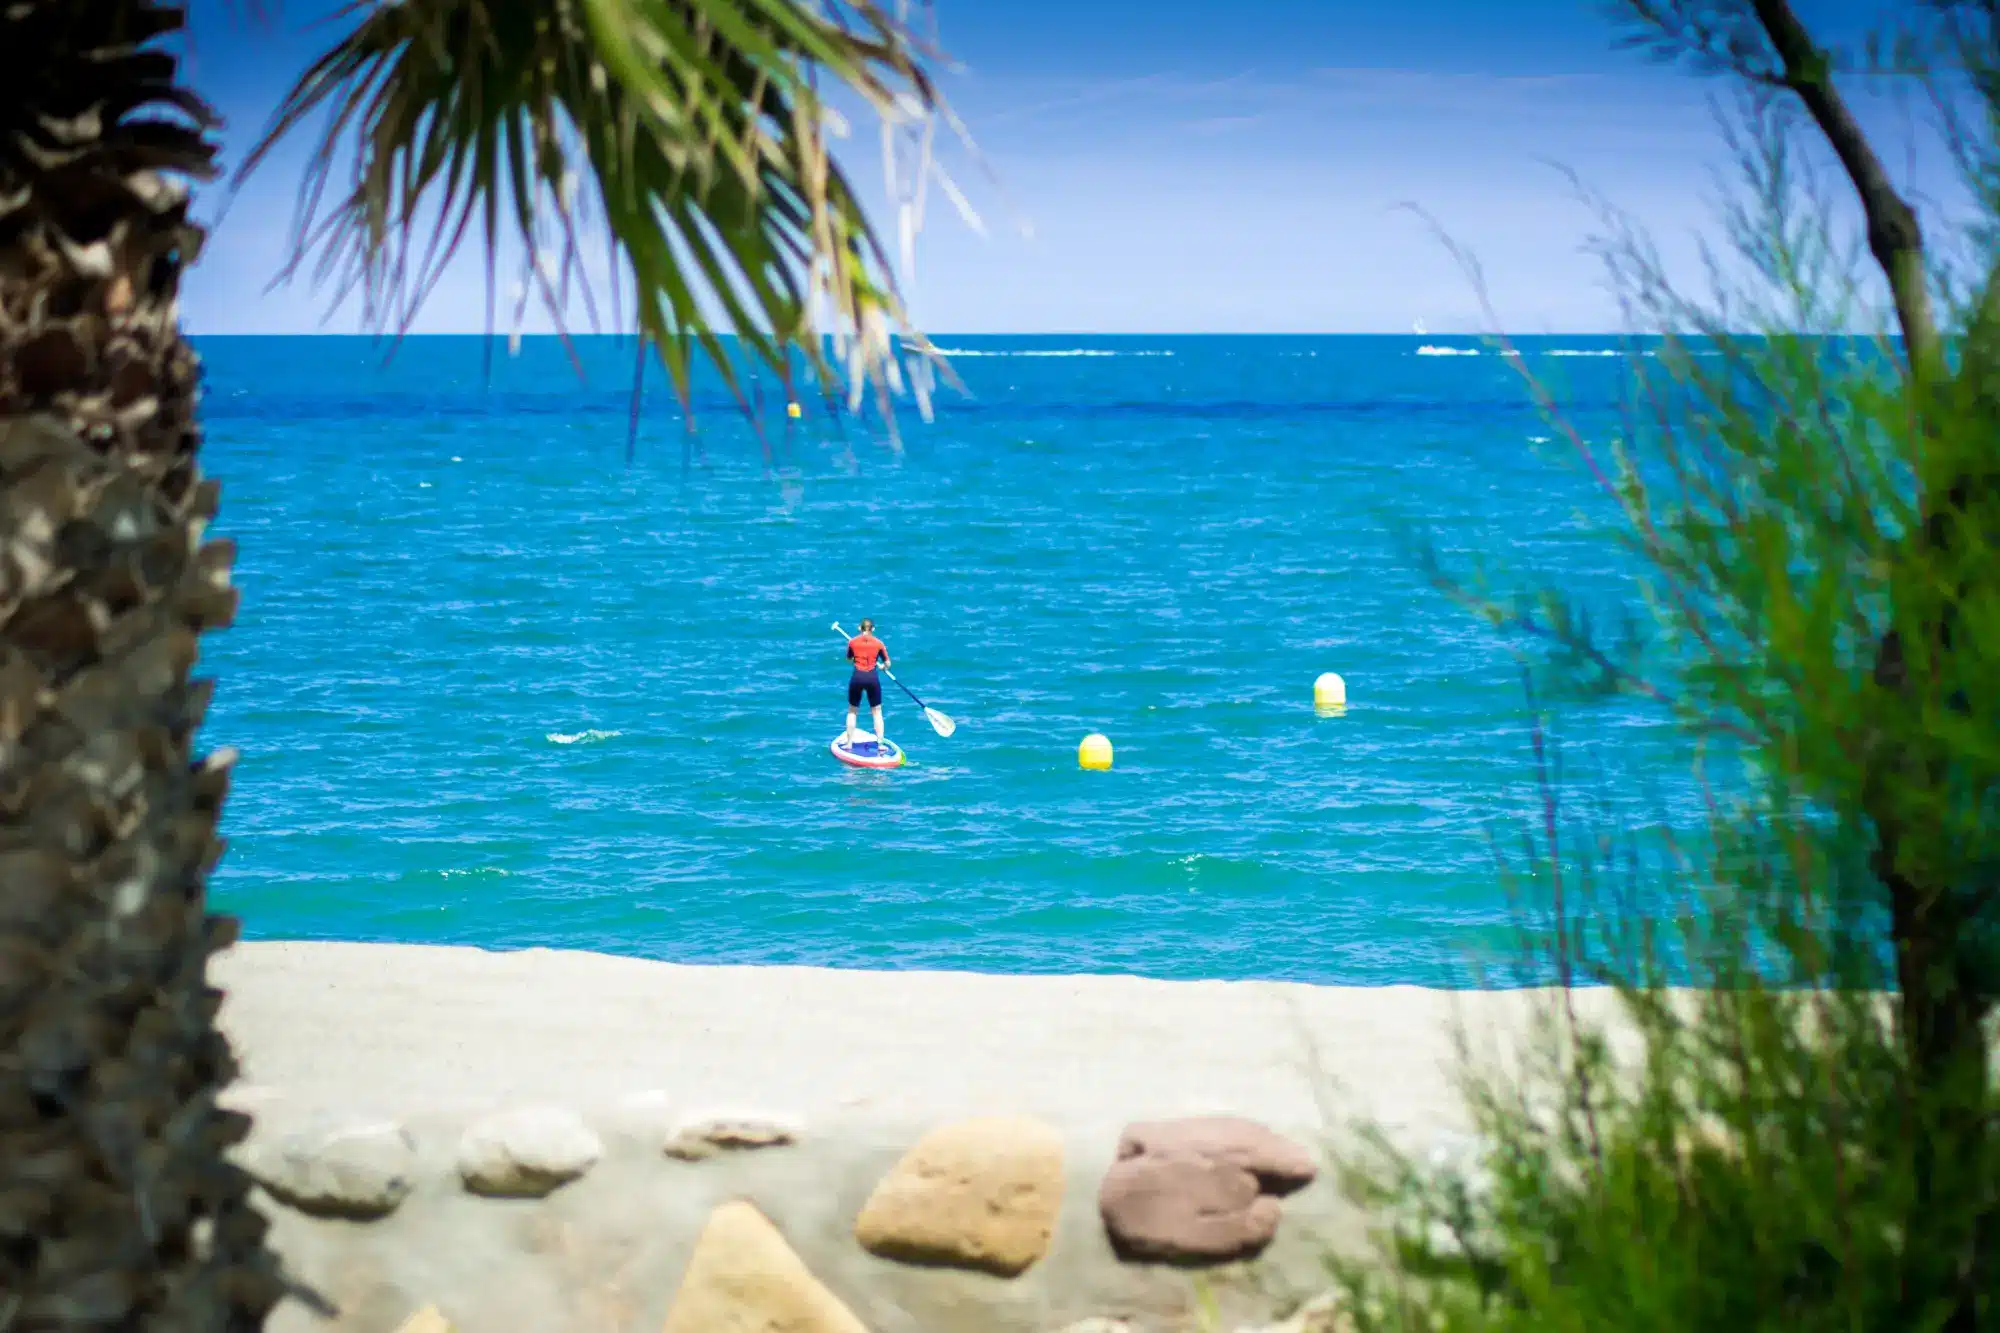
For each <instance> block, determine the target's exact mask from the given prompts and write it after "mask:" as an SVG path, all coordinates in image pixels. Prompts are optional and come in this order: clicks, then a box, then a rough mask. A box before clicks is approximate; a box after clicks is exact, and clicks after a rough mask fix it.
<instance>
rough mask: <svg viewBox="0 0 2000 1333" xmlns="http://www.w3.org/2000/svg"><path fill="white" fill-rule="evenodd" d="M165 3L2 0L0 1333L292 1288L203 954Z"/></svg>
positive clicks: (250, 1308) (210, 550)
mask: <svg viewBox="0 0 2000 1333" xmlns="http://www.w3.org/2000/svg"><path fill="white" fill-rule="evenodd" d="M182 23H183V15H182V13H181V11H180V10H178V9H174V8H169V7H167V6H165V5H162V4H160V3H157V2H156V0H7V2H6V3H0V1328H6V1329H8V1330H10V1331H11V1333H44V1331H45V1330H58V1329H81V1328H86V1327H88V1328H91V1329H99V1330H104V1329H132V1330H137V1329H146V1330H160V1331H161V1333H165V1331H167V1330H174V1331H175V1333H182V1331H185V1333H196V1331H197V1330H198V1331H200V1333H221V1331H222V1330H229V1331H231V1333H234V1331H236V1330H249V1329H255V1328H259V1327H261V1326H262V1324H263V1321H264V1316H265V1314H266V1313H267V1312H268V1311H269V1310H270V1309H271V1307H272V1306H273V1305H274V1304H275V1303H276V1302H277V1300H278V1299H279V1297H280V1296H281V1295H282V1294H283V1292H284V1290H285V1287H284V1283H283V1280H282V1278H281V1276H280V1275H279V1272H278V1268H277V1263H276V1259H275V1256H274V1255H273V1254H272V1253H271V1252H270V1250H269V1249H268V1248H267V1246H266V1245H265V1242H264V1237H265V1230H266V1223H265V1221H264V1219H263V1217H262V1216H261V1215H260V1214H259V1213H258V1212H257V1211H256V1210H255V1209H254V1208H253V1207H252V1205H251V1202H250V1193H249V1191H250V1182H249V1179H248V1178H247V1177H246V1176H245V1175H244V1174H243V1173H242V1172H241V1171H240V1170H238V1169H237V1168H236V1167H234V1166H232V1165H230V1164H229V1163H228V1162H227V1161H226V1160H225V1157H224V1153H225V1151H226V1150H227V1149H228V1148H229V1147H230V1146H231V1145H232V1144H234V1143H236V1142H237V1141H238V1140H240V1139H241V1138H242V1137H243V1136H244V1134H245V1133H246V1131H247V1129H248V1125H249V1121H248V1118H247V1117H245V1116H242V1115H240V1114H236V1113H233V1112H228V1111H224V1110H222V1109H219V1108H218V1106H217V1104H216V1097H217V1094H218V1093H219V1092H220V1091H221V1090H222V1089H223V1088H224V1087H225V1086H226V1085H227V1084H228V1083H229V1081H230V1079H231V1078H232V1077H234V1075H235V1072H236V1066H235V1061H234V1059H233V1057H232V1055H231V1052H230V1048H229V1043H228V1041H227V1040H226V1039H225V1038H224V1037H223V1035H222V1034H221V1033H220V1032H219V1031H218V1030H217V1028H216V1026H215V1016H216V1010H217V1008H218V1005H219V1002H220V999H221V994H220V992H219V991H217V990H216V989H215V988H214V987H212V986H211V985H209V983H208V979H207V961H208V958H209V957H210V955H211V954H213V953H214V952H215V951H217V950H218V949H221V948H224V947H226V946H227V945H228V944H229V943H230V941H231V940H232V939H233V938H234V936H235V922H234V921H233V920H230V919H228V918H224V917H217V916H212V915H210V914H209V913H208V911H207V906H206V891H205V884H206V879H207V875H208V872H209V871H210V869H211V868H212V867H213V866H214V864H215V862H216V859H217V857H218V856H219V855H220V854H221V851H222V842H221V840H220V838H219V837H218V836H217V832H216V826H217V819H218V817H219V814H220V811H221V805H222V798H223V793H224V790H225V788H226V787H227V784H228V771H229V765H230V762H231V759H232V758H233V756H230V755H228V754H227V753H226V752H225V753H221V754H217V755H213V756H209V757H207V758H205V759H197V758H196V757H195V755H194V750H193V747H194V743H195V732H196V729H197V727H198V726H199V724H200V722H201V719H202V715H203V712H204V711H205V709H206V706H207V702H208V697H209V692H210V688H211V687H210V685H209V683H208V682H196V681H193V680H191V679H190V675H189V673H190V670H191V668H192V667H193V665H194V662H195V656H196V649H197V644H198V641H199V635H200V634H201V633H202V632H203V631H205V630H208V629H211V628H217V627H220V626H223V625H226V624H228V623H229V620H230V618H231V616H232V615H233V613H234V610H235V607H236V597H237V594H236V592H235V590H234V589H233V588H231V587H230V584H229V567H230V560H231V554H232V552H231V549H230V544H229V543H228V542H221V541H216V542H208V541H204V540H203V537H202V532H203V528H204V527H205V525H206V524H207V522H208V520H209V519H210V518H212V517H213V515H214V514H215V509H216V488H215V485H214V483H212V482H207V481H204V480H203V479H202V477H201V473H200V470H199V468H198V467H197V466H196V462H195V451H196V447H197V445H198V444H199V442H200V432H199V430H198V428H197V426H196V424H195V400H196V384H197V380H198V377H199V369H198V365H197V362H196V358H195V356H194V354H193V352H192V350H191V349H190V348H189V347H188V345H187V344H186V342H185V341H183V339H182V338H181V335H180V331H179V327H178V315H177V311H176V298H177V293H178V288H179V281H180V274H181V270H182V267H183V266H184V265H185V264H187V263H188V262H189V261H190V260H191V259H192V258H193V257H194V254H195V251H196V249H197V248H198V245H199V243H200V239H201V234H200V231H199V229H198V228H196V227H195V226H194V225H193V224H192V223H191V222H190V221H189V218H188V210H187V202H186V190H185V187H184V186H183V185H182V184H180V183H179V181H180V178H186V177H195V178H205V177H207V176H209V175H211V174H212V171H213V168H212V159H213V155H214V151H215V150H214V146H213V144H212V143H211V142H210V141H209V140H208V139H207V138H206V135H205V133H204V131H205V130H206V129H207V128H208V127H209V126H211V125H212V124H213V123H214V122H213V118H212V117H211V116H210V115H209V113H208V112H207V110H206V109H205V108H204V107H203V106H202V105H201V103H200V102H198V101H197V100H196V99H194V98H193V97H192V96H191V95H189V94H188V93H186V92H185V91H184V90H182V89H180V88H178V87H176V86H175V82H174V80H175V76H176V62H175V60H174V58H173V56H172V55H171V54H169V53H167V52H165V51H162V50H160V49H158V47H157V44H156V43H157V41H158V40H159V39H160V38H163V37H164V38H172V37H173V36H175V35H176V34H177V32H178V31H179V29H180V28H181V26H182Z"/></svg>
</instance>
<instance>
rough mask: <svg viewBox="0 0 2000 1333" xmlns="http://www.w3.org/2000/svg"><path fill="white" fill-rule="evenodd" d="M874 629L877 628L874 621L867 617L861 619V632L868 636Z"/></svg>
mask: <svg viewBox="0 0 2000 1333" xmlns="http://www.w3.org/2000/svg"><path fill="white" fill-rule="evenodd" d="M874 628H875V622H874V621H872V620H870V619H869V618H868V617H867V616H863V617H861V632H862V633H863V634H866V633H867V632H868V631H869V630H871V629H874Z"/></svg>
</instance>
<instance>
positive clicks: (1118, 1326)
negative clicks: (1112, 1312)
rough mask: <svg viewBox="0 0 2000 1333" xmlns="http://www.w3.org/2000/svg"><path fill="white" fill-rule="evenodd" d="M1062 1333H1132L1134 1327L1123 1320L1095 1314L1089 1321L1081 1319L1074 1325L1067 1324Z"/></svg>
mask: <svg viewBox="0 0 2000 1333" xmlns="http://www.w3.org/2000/svg"><path fill="white" fill-rule="evenodd" d="M1062 1333H1132V1325H1131V1324H1129V1323H1127V1322H1126V1321H1125V1320H1123V1319H1111V1318H1107V1317H1106V1316H1104V1315H1101V1314H1094V1315H1092V1316H1090V1318H1088V1319H1079V1320H1077V1321H1076V1322H1075V1323H1074V1324H1065V1325H1064V1326H1063V1329H1062Z"/></svg>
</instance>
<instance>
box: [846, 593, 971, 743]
mask: <svg viewBox="0 0 2000 1333" xmlns="http://www.w3.org/2000/svg"><path fill="white" fill-rule="evenodd" d="M833 632H834V633H835V634H838V635H839V636H840V637H841V639H842V640H846V639H849V638H852V637H853V636H852V635H850V634H849V633H848V632H847V631H846V630H844V629H842V628H841V627H840V622H839V621H838V620H836V621H834V622H833ZM882 674H883V675H885V676H887V677H888V678H889V679H890V680H896V673H895V672H893V671H891V670H889V668H888V667H886V666H885V667H883V668H882ZM896 688H897V689H899V690H901V691H902V692H903V693H905V694H907V695H909V696H910V697H911V698H912V699H917V692H916V691H915V690H913V689H911V688H910V687H909V686H907V685H905V684H903V682H902V681H900V680H896ZM917 707H919V708H921V709H923V710H924V721H926V722H928V723H930V724H931V730H932V731H935V732H936V733H937V734H938V735H940V736H949V735H951V733H952V732H954V731H957V730H958V723H956V722H954V721H952V720H951V719H950V718H948V717H946V716H945V715H944V714H943V713H940V712H938V710H937V709H935V708H932V707H931V706H930V705H929V704H927V703H925V702H924V701H923V700H922V699H917Z"/></svg>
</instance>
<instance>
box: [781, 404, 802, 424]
mask: <svg viewBox="0 0 2000 1333" xmlns="http://www.w3.org/2000/svg"><path fill="white" fill-rule="evenodd" d="M785 415H786V416H788V417H791V418H793V419H794V420H796V419H797V418H798V417H800V416H802V415H804V414H803V413H801V412H800V411H799V405H798V404H797V403H786V404H785Z"/></svg>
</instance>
